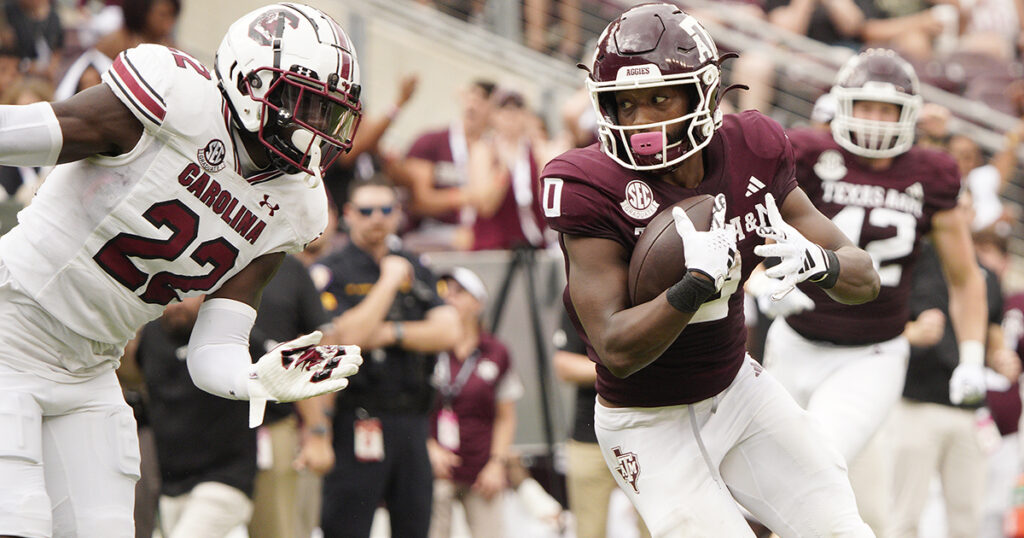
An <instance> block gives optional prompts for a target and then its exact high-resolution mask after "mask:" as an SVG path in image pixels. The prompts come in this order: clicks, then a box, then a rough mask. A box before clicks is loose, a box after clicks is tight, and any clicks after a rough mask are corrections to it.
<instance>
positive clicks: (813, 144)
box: [765, 49, 986, 531]
mask: <svg viewBox="0 0 1024 538" xmlns="http://www.w3.org/2000/svg"><path fill="white" fill-rule="evenodd" d="M831 93H832V95H834V96H835V99H836V103H837V109H836V115H835V118H834V119H833V120H832V124H831V132H829V131H825V130H821V129H816V130H810V129H793V130H790V131H788V135H789V138H790V140H791V141H792V144H793V149H794V151H795V155H796V176H797V181H798V182H799V183H800V187H801V188H802V189H803V190H804V191H805V192H806V193H807V195H808V196H809V197H810V198H811V200H812V201H813V202H814V205H815V206H816V207H817V208H818V209H819V210H820V211H821V212H822V213H824V214H825V215H827V216H828V217H829V218H831V219H832V221H833V222H834V223H835V224H836V226H838V227H839V228H840V229H842V230H843V231H844V232H845V233H846V235H847V236H848V237H849V238H850V239H851V240H853V241H854V242H855V243H857V244H858V245H859V246H860V247H861V248H863V249H864V250H866V251H867V252H868V253H869V254H871V257H872V258H873V260H874V263H875V265H876V267H878V274H879V276H880V278H881V285H882V288H881V292H880V293H879V295H878V299H877V300H875V301H873V302H871V303H867V304H863V305H841V304H837V303H836V302H834V301H830V300H829V299H828V297H827V296H826V295H825V294H824V293H822V292H821V290H818V289H815V287H814V286H807V285H801V286H800V290H801V291H803V292H805V293H806V294H807V295H808V296H809V297H810V298H811V299H813V300H814V303H815V305H814V308H813V309H812V310H809V311H806V312H802V313H799V314H796V315H792V316H789V317H787V318H786V319H785V320H784V321H783V320H777V321H776V322H775V323H773V324H772V327H771V328H770V329H769V331H768V339H767V344H766V350H765V366H766V367H767V368H768V369H769V371H771V372H772V373H773V374H775V375H776V377H777V378H778V379H779V381H780V382H781V383H782V384H783V385H784V386H785V387H786V388H787V389H788V390H789V391H790V393H791V394H792V395H793V396H794V398H795V399H796V400H797V402H798V403H800V404H801V405H802V406H804V407H805V408H806V409H807V410H808V411H810V412H811V414H813V415H815V416H816V417H818V418H819V419H820V421H821V423H822V424H823V425H824V427H825V433H826V435H827V437H828V438H829V440H830V441H831V442H832V444H833V445H834V446H835V447H836V448H837V449H839V451H840V452H841V453H842V454H843V456H844V457H845V458H846V460H847V461H848V462H849V463H850V464H851V474H850V476H851V481H852V482H853V484H854V488H855V490H856V492H857V499H858V502H859V503H860V504H861V515H863V516H864V518H865V520H866V521H867V522H868V523H869V524H871V525H872V527H873V528H875V529H876V531H877V530H878V529H880V528H883V527H884V526H885V525H886V522H885V520H886V516H887V512H889V511H890V510H891V505H890V493H889V491H888V490H887V488H886V485H887V484H888V483H889V482H890V480H891V477H890V476H889V473H887V472H886V470H885V469H886V468H887V467H888V465H887V464H886V463H885V462H886V461H890V462H891V456H890V455H889V454H888V452H889V451H888V450H886V447H885V444H884V438H879V439H878V440H877V442H872V443H869V441H870V440H871V439H872V436H874V434H875V433H876V432H877V431H879V428H880V426H881V425H882V423H883V422H884V420H885V418H886V417H887V415H888V413H889V410H890V409H891V408H892V406H893V405H894V404H895V403H896V402H898V401H899V399H900V396H901V394H902V392H903V382H904V378H905V376H906V370H907V360H908V358H909V353H910V348H909V345H908V344H907V341H906V340H905V339H904V338H903V337H902V336H901V333H902V332H903V329H904V325H905V324H906V322H907V321H908V320H909V318H910V305H909V301H908V298H909V293H910V276H911V273H912V272H913V271H912V269H913V266H914V264H915V262H916V260H917V257H918V252H919V245H920V240H921V238H922V237H924V236H925V235H928V234H930V235H931V239H932V241H933V243H934V245H935V247H936V250H937V251H938V254H939V257H940V258H941V260H942V265H943V270H944V272H945V274H946V275H947V284H948V287H949V297H950V313H951V315H952V318H953V323H954V327H955V330H956V333H957V339H958V341H959V345H960V365H959V366H958V367H957V369H956V370H955V371H954V373H953V377H952V379H951V380H950V386H949V389H950V392H949V397H950V401H951V402H952V403H953V404H960V403H962V402H963V403H970V402H972V401H973V402H976V401H977V400H978V399H980V398H982V397H984V394H985V381H984V365H983V361H984V355H985V353H984V345H983V343H982V342H983V338H984V335H985V327H986V305H985V284H984V280H983V279H982V276H981V273H980V272H979V270H978V266H977V264H976V263H975V257H974V249H973V247H972V244H971V236H970V230H969V227H968V222H969V221H968V220H967V219H966V218H965V217H964V215H963V214H962V211H961V209H959V208H957V205H956V199H957V194H958V192H959V190H960V174H959V172H958V170H957V166H956V163H955V162H954V160H953V158H952V157H950V156H949V155H947V154H945V153H941V152H938V151H935V150H929V149H923V148H920V147H912V146H913V140H914V129H915V122H916V120H917V114H918V110H919V109H920V106H921V97H920V96H919V92H918V80H917V75H916V74H915V73H914V69H913V68H912V67H911V66H910V64H909V63H907V62H906V61H905V60H903V59H902V58H900V57H899V56H897V55H896V54H895V53H893V52H892V51H889V50H880V49H873V50H868V51H866V52H864V53H862V54H860V55H858V56H854V57H853V58H851V59H850V60H849V61H848V62H847V63H846V64H845V65H844V66H843V68H842V69H840V71H839V73H838V75H837V76H836V83H835V85H834V87H833V89H832V92H831ZM861 476H863V477H864V480H861V479H860V478H861ZM861 484H863V485H864V487H863V488H862V487H861Z"/></svg>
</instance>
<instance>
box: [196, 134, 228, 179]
mask: <svg viewBox="0 0 1024 538" xmlns="http://www.w3.org/2000/svg"><path fill="white" fill-rule="evenodd" d="M227 153H228V150H227V148H226V147H225V146H224V142H221V141H220V140H217V139H216V138H215V139H213V140H210V142H209V143H207V144H206V147H204V148H203V149H201V150H199V153H197V154H196V159H198V160H199V165H200V166H202V167H203V169H204V170H206V171H207V172H210V173H211V174H212V173H215V172H220V171H221V170H223V169H224V157H225V156H227Z"/></svg>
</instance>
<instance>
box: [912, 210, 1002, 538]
mask: <svg viewBox="0 0 1024 538" xmlns="http://www.w3.org/2000/svg"><path fill="white" fill-rule="evenodd" d="M969 203H970V202H969V201H966V200H961V204H962V206H967V205H969ZM983 272H984V275H985V282H986V289H987V304H988V338H987V339H986V362H987V363H988V364H989V365H990V366H991V367H992V368H993V369H995V370H996V371H997V372H998V373H1000V374H1002V375H1004V376H1006V377H1008V378H1011V379H1015V378H1016V377H1017V375H1019V373H1020V361H1019V359H1018V358H1017V357H1016V354H1014V353H1007V352H1006V348H1005V342H1004V341H1003V338H1002V329H1001V325H1000V323H1001V321H1002V317H1003V313H1002V310H1003V308H1002V304H1003V302H1002V291H1001V289H1000V285H999V280H998V279H997V278H996V277H995V275H994V274H993V273H991V272H990V271H987V270H984V271H983ZM911 286H912V287H911V297H910V305H911V314H912V319H913V321H910V322H908V323H907V326H906V330H905V331H904V336H905V337H906V338H907V340H908V341H909V342H910V344H911V346H912V347H911V353H910V361H909V365H908V368H907V377H906V384H905V386H904V389H903V399H902V401H901V402H900V403H899V404H898V406H897V408H896V410H895V412H894V416H893V423H894V431H897V432H899V435H898V436H897V438H896V440H895V444H896V465H895V475H894V480H893V482H894V488H893V491H894V493H895V494H894V501H893V502H894V504H893V508H894V518H893V525H894V536H898V537H902V536H916V535H917V525H918V522H919V521H920V518H921V513H922V511H923V508H924V505H925V501H926V500H927V498H928V492H929V486H930V484H931V480H932V476H933V475H934V474H935V473H936V472H938V473H939V476H940V478H941V480H942V485H943V487H942V490H943V498H944V500H945V507H946V521H947V526H948V529H949V536H950V537H951V538H970V537H976V536H978V535H979V532H980V529H981V517H982V507H983V503H984V499H985V476H986V473H987V453H988V452H989V451H990V450H992V449H994V448H995V447H994V445H993V446H985V444H987V443H991V442H995V443H998V441H999V435H998V432H997V431H996V430H995V426H994V425H993V424H991V421H988V426H989V427H990V428H991V431H990V435H989V436H988V437H987V438H986V437H985V436H983V435H979V432H978V428H977V425H978V424H979V418H978V417H979V413H984V414H985V416H987V413H988V411H987V409H985V408H984V407H983V405H984V402H977V403H974V404H967V403H964V404H962V405H954V404H952V403H951V402H950V397H949V396H950V395H949V387H950V378H951V377H952V374H953V370H954V368H955V367H956V366H957V364H958V363H959V353H958V344H957V339H956V336H955V334H954V331H953V325H952V320H951V319H950V317H949V295H948V293H946V284H945V277H944V276H943V271H942V266H941V264H940V263H939V258H938V256H937V255H936V249H935V248H934V247H933V246H932V245H931V244H930V243H929V244H926V247H925V248H924V249H923V250H922V253H921V258H920V259H919V261H918V264H917V266H916V268H915V270H914V274H913V277H912V284H911ZM986 439H987V441H986Z"/></svg>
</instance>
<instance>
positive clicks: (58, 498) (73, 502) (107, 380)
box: [42, 371, 140, 538]
mask: <svg viewBox="0 0 1024 538" xmlns="http://www.w3.org/2000/svg"><path fill="white" fill-rule="evenodd" d="M54 403H55V405H63V406H67V411H66V414H61V415H55V416H50V417H46V418H44V419H43V427H42V431H43V434H42V439H43V443H42V445H43V462H44V467H45V476H46V490H47V492H48V494H49V496H50V501H51V503H52V508H53V535H54V537H55V538H56V537H58V536H67V537H72V536H103V537H109V538H121V537H125V538H131V537H133V536H134V535H135V531H134V527H135V525H134V519H133V511H134V504H135V503H134V500H135V482H136V481H137V480H138V479H139V462H140V457H139V440H138V435H137V431H136V424H135V417H134V416H133V414H132V410H131V408H129V407H128V404H126V403H124V398H123V397H122V396H121V390H120V387H119V386H118V383H117V378H116V376H115V375H114V372H113V371H110V372H107V373H106V374H102V375H100V376H97V377H95V378H92V379H90V380H88V381H85V382H82V383H78V384H74V385H67V384H65V385H61V386H60V387H59V389H58V393H57V394H56V395H55V398H54Z"/></svg>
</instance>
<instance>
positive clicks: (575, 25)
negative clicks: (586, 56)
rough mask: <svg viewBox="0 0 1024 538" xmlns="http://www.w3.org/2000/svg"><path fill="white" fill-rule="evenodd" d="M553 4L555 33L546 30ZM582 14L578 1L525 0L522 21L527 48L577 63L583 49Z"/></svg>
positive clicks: (551, 30) (551, 29) (552, 29)
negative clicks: (555, 9) (550, 53)
mask: <svg viewBox="0 0 1024 538" xmlns="http://www.w3.org/2000/svg"><path fill="white" fill-rule="evenodd" d="M554 3H557V4H558V17H557V21H558V22H557V24H556V25H555V27H557V30H556V28H555V27H552V28H550V29H549V27H548V17H549V16H550V15H551V11H552V10H551V7H552V6H551V5H552V4H554ZM581 14H582V12H581V11H580V0H560V1H557V2H553V1H552V0H525V1H524V2H523V18H524V19H525V20H526V30H525V37H526V46H528V47H530V48H531V49H533V50H537V51H540V52H544V53H547V52H549V51H553V52H555V53H556V54H557V55H558V56H560V57H561V58H562V59H565V60H571V61H576V59H577V58H579V55H580V51H581V50H582V49H583V39H582V37H580V35H581V32H580V30H581ZM552 38H555V39H552ZM554 41H557V42H554Z"/></svg>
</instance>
